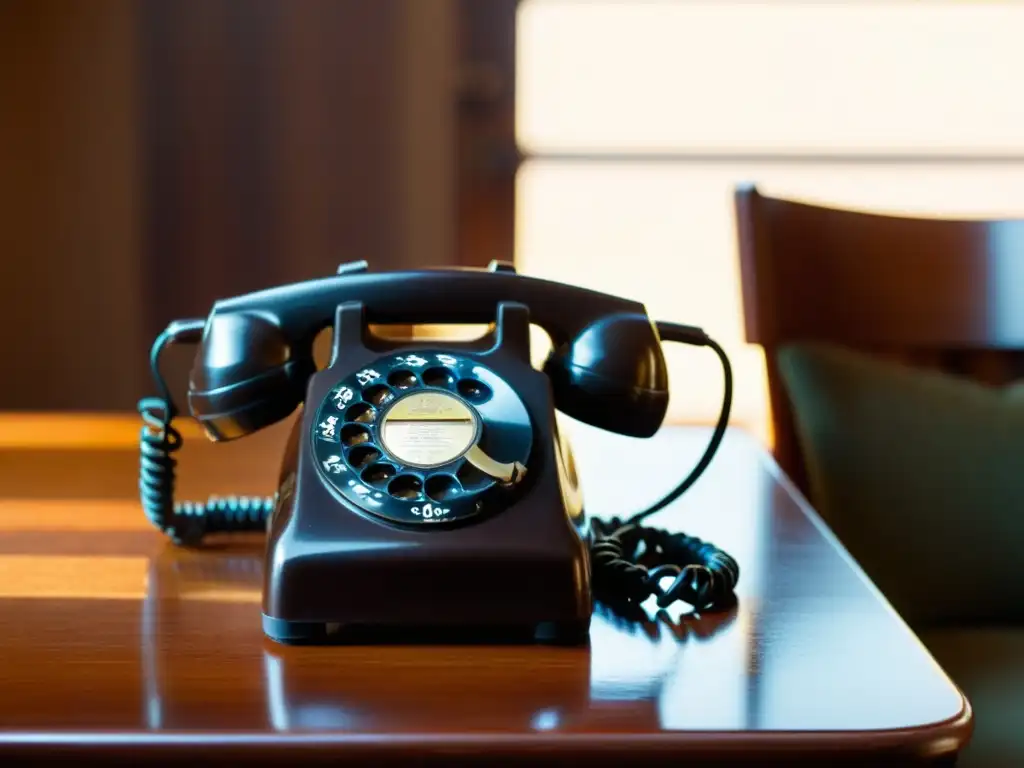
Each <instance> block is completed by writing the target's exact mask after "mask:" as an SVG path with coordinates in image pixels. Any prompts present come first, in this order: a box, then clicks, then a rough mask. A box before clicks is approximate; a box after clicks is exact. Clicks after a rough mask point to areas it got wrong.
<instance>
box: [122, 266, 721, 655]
mask: <svg viewBox="0 0 1024 768" xmlns="http://www.w3.org/2000/svg"><path fill="white" fill-rule="evenodd" d="M332 322H333V325H334V340H333V348H332V354H331V358H330V363H329V365H328V366H327V367H326V368H324V369H323V370H317V368H316V365H315V363H314V359H313V342H314V339H315V337H316V336H317V335H318V333H319V332H320V331H322V330H323V329H325V328H326V327H328V326H329V325H330V324H331V323H332ZM531 322H532V323H535V324H537V325H539V326H540V327H542V328H543V329H544V330H545V331H547V333H548V334H549V336H550V337H551V341H552V351H551V354H550V356H549V357H548V359H547V361H546V362H545V363H544V366H543V371H538V370H537V369H536V368H534V367H533V365H532V364H531V357H530V336H529V332H530V324H531ZM396 323H415V324H451V323H459V324H481V323H483V324H490V331H489V333H488V334H487V335H485V336H484V337H483V338H481V339H477V340H473V341H469V342H445V343H443V344H431V343H427V342H425V341H401V342H396V341H394V340H387V339H383V338H380V337H379V336H377V335H375V334H373V333H372V332H371V329H370V327H369V326H370V324H380V325H382V324H396ZM662 341H677V342H681V343H684V344H691V345H697V346H706V347H710V348H711V349H712V350H714V351H715V352H716V353H717V355H718V356H719V358H720V360H721V362H722V366H723V370H724V375H725V396H724V398H723V404H722V412H721V415H720V418H719V421H718V424H717V425H716V428H715V431H714V433H713V435H712V437H711V440H710V442H709V444H708V447H707V449H706V451H705V453H704V455H703V457H702V458H701V459H700V461H699V462H698V463H697V465H696V466H695V467H694V469H693V470H692V471H691V472H690V474H689V475H688V476H687V477H686V479H685V480H683V482H682V483H680V484H679V485H678V486H677V487H676V488H675V490H673V491H672V492H671V493H670V494H669V495H668V496H666V497H665V498H664V499H662V500H661V501H660V502H659V503H657V504H655V505H654V506H653V507H651V508H650V509H647V510H644V511H642V512H640V513H638V514H635V515H633V516H632V517H631V518H629V519H628V520H626V521H625V522H623V521H621V520H619V519H614V520H610V521H600V520H596V519H593V520H589V521H588V520H587V517H586V515H585V513H584V510H583V507H582V503H581V496H580V492H579V488H578V487H577V484H576V477H575V472H574V469H573V465H572V459H571V455H570V453H569V448H568V444H567V443H566V441H565V440H564V438H563V436H562V435H560V434H559V430H558V427H557V424H556V421H555V410H556V409H557V410H559V411H561V412H563V413H565V414H566V415H568V416H571V417H573V418H575V419H578V420H579V421H582V422H585V423H587V424H591V425H594V426H597V427H600V428H603V429H606V430H610V431H612V432H616V433H620V434H623V435H630V436H634V437H650V436H652V435H653V434H654V433H655V432H657V430H658V428H659V427H660V426H661V423H662V420H663V418H664V416H665V413H666V410H667V407H668V375H667V372H666V366H665V360H664V357H663V354H662V349H661V342H662ZM172 342H179V343H182V342H188V343H198V344H199V350H198V352H197V354H196V357H195V362H194V364H193V367H192V372H191V376H190V379H189V390H188V408H189V411H190V412H191V415H192V416H193V417H194V418H195V419H196V420H197V421H198V422H199V423H200V424H201V425H202V426H203V428H204V429H205V431H206V433H207V435H208V436H209V437H210V438H211V439H212V440H215V441H226V440H234V439H236V438H240V437H244V436H245V435H248V434H250V433H252V432H255V431H256V430H259V429H261V428H263V427H266V426H268V425H270V424H273V423H274V422H277V421H280V420H281V419H284V418H285V417H287V416H289V415H290V414H292V413H293V412H294V411H295V410H296V408H297V407H298V406H300V405H302V404H304V408H303V410H302V413H301V416H300V417H299V418H297V419H296V421H295V424H294V426H293V429H292V432H291V435H290V438H289V440H288V444H287V446H286V447H285V451H284V458H283V461H282V465H281V471H280V475H279V477H278V486H277V491H276V493H275V494H274V495H273V496H270V497H267V498H236V497H231V498H211V499H210V500H208V501H206V502H178V503H176V502H175V501H174V469H175V459H174V457H173V454H174V452H175V451H177V450H178V449H179V448H180V447H181V435H180V433H179V432H178V431H177V430H175V429H174V427H173V426H172V421H173V420H174V418H175V416H176V415H177V410H176V408H175V406H174V404H173V402H172V400H171V397H170V393H169V391H168V388H167V386H166V384H165V383H164V380H163V377H162V375H161V373H160V369H159V361H160V354H161V351H162V350H163V348H164V347H165V346H166V345H167V344H169V343H172ZM151 364H152V368H153V375H154V378H155V380H156V384H157V386H158V389H159V390H160V393H161V397H160V398H149V399H146V400H143V401H142V402H140V403H139V410H140V412H141V414H142V416H143V419H144V422H145V424H144V426H143V430H142V436H141V449H142V467H141V477H140V492H141V498H142V506H143V509H144V510H145V512H146V515H147V516H148V518H149V519H150V521H151V522H152V523H153V524H154V525H155V526H156V527H157V528H158V529H160V530H161V531H163V532H165V533H167V534H168V535H169V536H171V537H172V538H173V539H174V541H176V542H177V543H179V544H182V545H190V546H195V545H198V544H199V543H200V542H201V540H202V539H203V537H204V536H205V535H207V534H213V533H227V532H233V531H254V530H260V531H262V530H266V531H267V550H266V567H265V572H264V587H263V627H264V631H265V632H266V634H267V635H269V636H270V637H272V638H274V639H276V640H278V641H281V642H293V641H294V642H298V641H329V640H330V641H337V640H344V639H345V638H350V639H356V638H360V637H371V636H375V633H384V635H387V634H388V633H389V632H397V633H399V634H400V635H402V636H404V637H412V636H414V635H415V634H416V633H417V632H418V633H421V634H427V635H429V634H431V631H435V632H436V631H442V632H444V631H448V632H451V631H455V632H457V633H462V634H461V635H460V636H463V637H468V636H474V635H475V633H483V634H482V635H481V636H497V637H501V638H510V637H514V636H517V635H518V634H525V635H527V636H530V637H532V638H534V639H538V640H551V641H556V642H566V641H568V642H575V641H580V640H582V639H584V638H585V637H586V636H587V632H588V628H589V624H590V617H591V613H592V607H593V600H594V599H595V598H596V599H597V600H599V601H601V602H603V603H607V604H610V605H614V604H616V603H618V604H622V605H636V604H638V603H640V602H643V601H644V600H646V599H647V598H648V597H650V596H651V595H656V596H657V604H658V606H659V607H665V606H667V605H669V604H671V603H673V602H675V601H676V600H677V599H681V600H683V601H685V602H688V603H690V604H691V605H692V606H693V607H694V609H695V610H697V611H709V610H715V609H717V608H720V607H724V606H726V605H729V604H731V602H732V600H733V589H734V587H735V584H736V581H737V579H738V576H739V570H738V567H737V565H736V563H735V561H734V560H733V559H732V558H731V557H729V556H728V555H727V554H725V553H724V552H722V551H720V550H718V549H717V548H715V547H714V546H713V545H711V544H708V543H706V542H702V541H700V540H699V539H696V538H693V537H688V536H685V535H683V534H677V533H668V532H665V531H660V530H657V529H651V528H645V527H643V526H641V525H639V523H640V520H641V519H643V518H645V517H647V516H648V515H650V514H653V513H654V512H656V511H658V510H659V509H661V508H663V507H664V506H665V505H667V504H668V503H670V502H671V501H673V500H674V499H676V498H677V497H679V496H680V495H681V494H682V493H683V492H684V491H685V490H686V489H687V488H688V487H689V486H690V485H692V484H693V482H694V481H695V480H696V479H697V478H698V477H699V476H700V474H701V473H702V472H703V471H704V469H705V468H706V467H707V466H708V464H709V463H710V461H711V459H712V457H713V455H714V453H715V451H716V450H717V448H718V445H719V443H720V442H721V440H722V436H723V434H724V432H725V428H726V424H727V422H728V417H729V410H730V405H731V399H732V376H731V371H730V367H729V361H728V358H727V356H726V355H725V353H724V351H723V350H722V349H721V347H720V346H719V345H718V344H716V343H715V342H714V341H713V340H712V339H710V338H708V336H707V335H706V334H705V333H704V332H703V331H701V330H700V329H698V328H693V327H689V326H682V325H676V324H673V323H661V322H659V323H654V322H652V321H651V320H650V318H649V317H648V316H647V313H646V311H645V309H644V307H643V305H641V304H639V303H636V302H634V301H630V300H627V299H623V298H618V297H616V296H610V295H607V294H603V293H598V292H595V291H591V290H586V289H583V288H577V287H573V286H569V285H563V284H561V283H557V282H552V281H547V280H540V279H536V278H531V277H526V276H522V275H518V274H516V273H515V270H514V269H513V268H512V266H511V265H509V264H507V263H504V262H495V263H492V264H491V266H490V267H489V268H488V269H486V270H483V269H439V270H422V271H411V272H390V273H388V272H384V273H372V272H369V271H367V265H366V263H365V262H357V263H354V264H346V265H342V267H340V268H339V269H338V274H336V275H334V276H330V277H325V278H321V279H315V280H310V281H307V282H301V283H295V284H291V285H283V286H279V287H276V288H271V289H268V290H264V291H258V292H256V293H250V294H247V295H243V296H238V297H235V298H232V299H225V300H222V301H218V302H217V303H216V304H215V305H214V306H213V309H212V311H211V313H210V315H209V317H207V318H206V319H205V320H184V321H175V322H173V323H171V324H170V325H169V326H168V327H167V329H166V330H165V331H164V332H163V333H162V334H161V335H160V336H159V337H158V338H157V340H156V341H155V342H154V344H153V349H152V355H151ZM668 579H671V584H670V585H669V586H667V587H664V588H663V586H662V585H663V584H664V583H665V582H666V581H667V580H668Z"/></svg>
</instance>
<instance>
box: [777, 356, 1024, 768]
mask: <svg viewBox="0 0 1024 768" xmlns="http://www.w3.org/2000/svg"><path fill="white" fill-rule="evenodd" d="M778 363H779V370H780V375H781V378H782V381H783V382H784V386H785V387H786V389H787V391H788V393H789V395H790V400H791V402H792V407H793V411H794V417H795V422H796V430H797V436H798V440H799V442H800V445H801V452H802V454H803V456H804V460H805V464H806V467H807V472H808V483H809V490H810V494H811V496H812V500H813V502H814V505H815V507H816V508H817V509H818V510H819V512H820V513H821V514H822V516H823V517H824V518H825V519H826V521H827V522H828V523H829V525H830V526H831V527H832V529H833V530H834V531H835V532H836V534H837V535H838V536H839V538H840V540H841V541H842V542H843V543H844V544H845V545H846V547H847V548H848V549H849V550H850V552H851V554H853V556H854V557H855V558H856V559H857V561H858V562H859V563H860V564H861V565H862V566H863V567H864V569H865V571H867V573H868V575H869V576H870V577H871V578H872V580H873V581H874V582H875V583H876V584H877V585H878V587H879V588H880V589H881V590H882V592H884V593H885V594H886V596H887V597H888V598H889V600H890V601H891V602H892V603H893V604H894V606H895V607H896V609H897V610H898V611H899V612H900V613H901V614H902V615H903V616H904V617H905V618H907V620H908V621H910V622H911V623H912V624H913V625H915V626H917V627H921V626H926V625H937V624H942V623H968V622H970V623H977V622H985V621H1000V622H1017V621H1021V620H1024V385H1018V386H1013V387H1008V388H1005V389H993V388H990V387H986V386H984V385H981V384H977V383H975V382H972V381H970V380H968V379H963V378H958V377H954V376H947V375H943V374H941V373H936V372H931V371H923V370H919V369H914V368H910V367H907V366H903V365H899V364H896V363H891V362H887V361H883V360H880V359H876V358H873V357H869V356H866V355H862V354H860V353H856V352H853V351H849V350H845V349H841V348H836V347H831V346H826V345H820V344H810V345H796V346H789V347H786V348H784V349H782V350H781V351H780V354H779V357H778ZM1022 765H1024V763H1022Z"/></svg>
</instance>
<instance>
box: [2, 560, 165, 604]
mask: <svg viewBox="0 0 1024 768" xmlns="http://www.w3.org/2000/svg"><path fill="white" fill-rule="evenodd" d="M148 569H149V560H147V559H146V558H145V557H77V556H61V555H0V598H32V599H36V600H43V599H54V598H63V599H80V600H141V599H142V598H144V597H145V596H146V574H147V571H148Z"/></svg>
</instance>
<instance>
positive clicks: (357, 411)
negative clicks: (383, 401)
mask: <svg viewBox="0 0 1024 768" xmlns="http://www.w3.org/2000/svg"><path fill="white" fill-rule="evenodd" d="M376 415H377V412H376V411H375V410H374V409H373V406H372V405H370V404H369V403H356V404H355V405H353V406H351V407H350V408H349V409H348V410H347V411H346V412H345V420H346V421H356V422H359V423H360V424H369V423H370V422H371V421H373V417H374V416H376Z"/></svg>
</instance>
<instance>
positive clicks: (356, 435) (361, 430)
mask: <svg viewBox="0 0 1024 768" xmlns="http://www.w3.org/2000/svg"><path fill="white" fill-rule="evenodd" d="M341 442H342V443H343V444H344V445H347V446H348V447H350V448H351V447H352V446H353V445H362V444H363V443H368V442H370V431H369V430H368V429H367V428H366V427H363V426H360V425H359V424H346V425H345V426H344V427H343V428H342V430H341Z"/></svg>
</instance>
